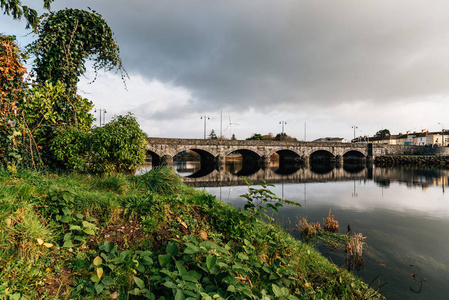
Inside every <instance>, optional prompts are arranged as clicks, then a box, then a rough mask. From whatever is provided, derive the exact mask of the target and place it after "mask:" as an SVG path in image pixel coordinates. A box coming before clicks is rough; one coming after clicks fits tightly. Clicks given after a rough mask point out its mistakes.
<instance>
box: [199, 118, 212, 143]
mask: <svg viewBox="0 0 449 300" xmlns="http://www.w3.org/2000/svg"><path fill="white" fill-rule="evenodd" d="M200 119H201V120H203V119H204V139H206V121H207V120H210V118H209V117H208V116H201V118H200Z"/></svg>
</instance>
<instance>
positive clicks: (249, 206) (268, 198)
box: [240, 178, 301, 220]
mask: <svg viewBox="0 0 449 300" xmlns="http://www.w3.org/2000/svg"><path fill="white" fill-rule="evenodd" d="M245 182H246V184H247V185H248V193H246V194H243V195H240V197H242V198H245V199H246V204H245V206H244V209H245V211H246V212H248V214H249V216H250V219H254V218H259V219H260V218H262V217H264V218H267V219H268V220H273V218H272V217H271V216H270V215H269V214H267V212H268V211H272V212H274V213H277V212H278V209H279V208H281V207H283V204H288V205H293V206H301V204H299V203H298V202H295V201H290V200H286V199H282V198H279V197H278V196H276V194H275V193H273V192H272V191H271V190H270V189H269V187H274V185H272V184H267V183H266V182H265V181H263V180H262V183H261V184H260V186H261V188H259V189H257V188H253V187H251V185H252V184H253V183H252V182H251V181H250V180H248V179H247V178H245ZM273 203H274V204H273Z"/></svg>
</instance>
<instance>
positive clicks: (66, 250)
mask: <svg viewBox="0 0 449 300" xmlns="http://www.w3.org/2000/svg"><path fill="white" fill-rule="evenodd" d="M0 181H1V182H2V185H1V186H0V250H1V251H0V278H1V279H0V298H5V299H21V297H22V296H23V297H26V298H28V299H68V298H79V299H85V298H89V299H92V298H94V299H138V298H139V299H141V298H148V299H162V298H160V297H165V299H187V298H189V297H191V299H212V298H214V299H316V298H324V299H361V298H363V299H368V298H369V299H373V298H378V297H380V295H378V294H376V293H375V291H373V290H372V289H370V288H369V287H368V285H367V284H365V283H363V282H362V281H361V280H360V279H358V278H356V277H354V276H353V275H352V274H351V273H349V272H347V271H346V270H342V269H340V268H338V267H337V266H335V265H334V264H331V263H330V262H329V261H328V260H327V259H325V258H324V257H323V256H321V255H320V254H319V253H318V252H317V251H316V250H315V249H314V248H313V247H311V246H309V245H306V244H303V243H301V242H299V241H296V240H294V239H293V238H292V237H291V236H290V235H289V234H287V233H285V232H284V231H282V230H281V229H279V228H278V227H276V226H272V225H268V224H265V223H262V222H261V221H259V220H258V219H255V218H250V217H249V216H248V215H247V214H244V213H243V212H241V211H238V210H236V209H235V208H233V207H231V206H229V205H228V204H225V203H223V202H222V201H219V200H218V199H216V198H215V197H214V196H212V195H210V194H207V193H205V192H202V191H198V190H195V189H193V188H189V187H187V186H185V185H184V184H183V183H182V182H181V180H180V179H179V177H178V176H177V175H175V174H174V173H173V172H172V171H171V170H169V169H168V168H160V169H155V170H153V171H152V172H149V173H146V174H143V175H141V176H136V177H131V176H129V177H128V176H123V175H114V176H110V177H95V176H88V175H55V174H47V175H46V174H38V173H32V172H20V173H16V174H9V173H6V172H5V171H0Z"/></svg>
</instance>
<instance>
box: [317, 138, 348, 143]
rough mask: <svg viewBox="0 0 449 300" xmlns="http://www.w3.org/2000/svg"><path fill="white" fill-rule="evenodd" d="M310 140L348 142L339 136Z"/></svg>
mask: <svg viewBox="0 0 449 300" xmlns="http://www.w3.org/2000/svg"><path fill="white" fill-rule="evenodd" d="M312 142H327V143H349V141H348V140H347V139H345V138H339V137H325V138H319V139H316V140H314V141H312Z"/></svg>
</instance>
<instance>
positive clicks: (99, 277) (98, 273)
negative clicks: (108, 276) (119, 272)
mask: <svg viewBox="0 0 449 300" xmlns="http://www.w3.org/2000/svg"><path fill="white" fill-rule="evenodd" d="M97 276H98V279H101V277H102V276H103V268H97Z"/></svg>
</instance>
